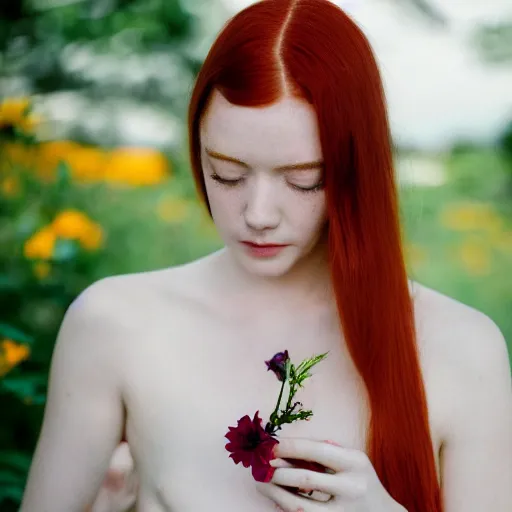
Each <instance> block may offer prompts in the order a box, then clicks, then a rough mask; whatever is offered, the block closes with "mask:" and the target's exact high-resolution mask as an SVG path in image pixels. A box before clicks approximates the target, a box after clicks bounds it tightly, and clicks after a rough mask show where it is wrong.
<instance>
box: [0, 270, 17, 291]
mask: <svg viewBox="0 0 512 512" xmlns="http://www.w3.org/2000/svg"><path fill="white" fill-rule="evenodd" d="M20 286H21V282H20V280H19V279H17V278H15V277H14V276H12V275H9V274H0V291H5V290H15V289H16V288H19V287H20Z"/></svg>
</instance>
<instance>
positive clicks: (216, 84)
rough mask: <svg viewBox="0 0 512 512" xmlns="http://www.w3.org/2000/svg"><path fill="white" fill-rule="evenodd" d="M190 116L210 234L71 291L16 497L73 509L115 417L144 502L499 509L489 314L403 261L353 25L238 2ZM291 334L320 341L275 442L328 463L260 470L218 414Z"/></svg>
mask: <svg viewBox="0 0 512 512" xmlns="http://www.w3.org/2000/svg"><path fill="white" fill-rule="evenodd" d="M189 116H190V117H189V127H190V132H189V135H190V157H191V165H192V169H193V172H194V175H195V178H196V180H197V184H198V189H199V191H200V193H201V195H202V197H203V199H204V201H205V203H206V205H207V207H208V210H209V212H210V214H211V215H212V218H213V220H214V222H215V224H216V226H217V228H218V231H219V233H220V235H221V236H222V238H223V240H224V242H225V248H224V249H222V250H221V251H219V252H216V253H214V254H212V255H210V256H208V257H205V258H201V259H199V260H197V261H194V262H191V263H189V264H187V265H183V266H180V267H176V268H171V269H166V270H160V271H155V272H148V273H141V274H136V275H129V276H120V277H112V278H109V279H104V280H102V281H100V282H98V283H96V284H94V285H93V286H91V287H90V288H88V289H87V290H86V291H85V292H84V293H82V294H81V296H80V297H79V298H78V299H77V300H76V301H75V302H74V304H73V305H72V306H71V307H70V308H69V311H68V312H67V315H66V318H65V320H64V322H63V325H62V327H61V330H60V333H59V337H58V341H57V345H56V348H55V354H54V357H53V363H52V370H51V376H50V388H49V396H48V403H47V406H46V413H45V419H44V424H43V428H42V431H41V435H40V439H39V442H38V446H37V449H36V452H35V456H34V460H33V464H32V468H31V471H30V475H29V480H28V484H27V488H26V492H25V496H24V501H23V505H22V509H21V510H22V512H40V511H45V510H51V511H52V512H72V511H77V512H78V511H83V510H84V508H85V507H86V506H87V504H88V503H91V502H92V501H93V499H94V496H95V493H96V492H97V489H98V488H99V486H100V484H101V481H102V479H103V475H104V474H105V471H106V470H107V467H108V465H109V459H110V456H111V454H112V453H113V451H114V449H115V447H116V446H117V445H118V443H119V441H120V438H121V435H122V432H123V428H126V433H127V440H128V443H129V446H130V449H131V452H132V455H133V459H134V461H135V466H136V468H137V475H138V480H139V488H138V496H137V510H138V511H141V512H163V511H171V510H173V511H174V510H176V511H180V512H188V511H190V512H198V511H202V510H209V511H217V510H218V511H223V512H225V511H230V512H231V511H235V510H244V511H246V512H262V511H265V510H269V511H270V510H273V509H274V507H275V506H278V507H280V508H281V509H283V510H286V511H300V510H302V511H304V512H321V511H331V512H342V511H343V512H363V511H364V512H399V511H401V512H403V511H404V510H406V511H408V512H441V511H443V512H482V511H492V512H506V511H510V507H511V506H512V486H511V485H510V483H511V482H512V393H511V380H510V368H509V363H508V357H507V349H506V345H505V342H504V339H503V336H502V334H501V333H500V331H499V329H498V328H497V327H496V325H495V324H494V323H493V322H492V321H491V320H490V319H489V318H488V317H487V316H485V315H484V314H482V313H480V312H478V311H476V310H474V309H472V308H470V307H468V306H465V305H463V304H461V303H459V302H457V301H455V300H453V299H451V298H449V297H446V296H444V295H442V294H440V293H437V292H436V291H434V290H432V289H429V288H426V287H424V286H421V285H420V284H418V283H417V282H412V281H410V280H408V277H407V274H406V267H405V264H404V254H403V246H402V236H401V229H400V224H399V208H398V201H397V190H396V184H395V179H394V171H393V158H392V145H391V140H390V133H389V126H388V120H387V115H386V107H385V101H384V95H383V90H382V84H381V79H380V76H379V72H378V67H377V65H376V62H375V59H374V56H373V54H372V51H371V48H370V46H369V44H368V42H367V40H366V38H365V37H364V35H363V34H362V32H361V31H360V30H359V29H358V28H357V26H356V25H355V24H354V23H353V21H352V20H351V19H350V18H349V17H347V16H346V15H345V14H344V13H343V12H342V11H341V10H340V9H339V8H338V7H336V6H335V5H333V4H332V3H330V2H329V1H327V0H265V1H262V2H259V3H257V4H254V5H251V6H250V7H248V8H247V9H245V10H243V11H241V12H240V13H239V14H237V15H236V16H234V17H233V18H232V19H231V20H230V21H229V23H227V24H226V26H225V27H224V28H223V30H222V31H221V33H220V35H219V36H218V38H217V40H216V41H215V43H214V44H213V47H212V48H211V50H210V52H209V54H208V56H207V58H206V60H205V62H204V65H203V67H202V69H201V71H200V73H199V76H198V77H197V81H196V84H195V88H194V90H193V93H192V97H191V102H190V110H189ZM285 349H286V350H288V351H289V354H290V357H291V358H292V360H293V361H297V362H299V361H301V360H303V359H306V358H308V357H310V356H312V355H313V354H319V353H323V352H327V351H329V355H328V357H327V359H326V360H325V361H322V362H321V363H320V364H319V365H318V366H317V367H315V370H314V371H313V373H314V376H313V378H312V379H310V381H308V384H307V385H306V386H305V387H304V389H303V390H301V391H300V398H299V399H300V400H301V402H303V403H304V404H307V407H308V408H311V409H312V410H313V411H314V416H313V417H312V419H311V420H310V421H299V422H296V423H293V424H291V425H286V426H285V427H284V428H283V431H282V432H281V433H280V435H279V441H280V442H279V444H278V445H277V447H276V451H275V453H274V455H275V457H276V460H277V461H278V462H279V461H280V460H282V459H283V458H295V459H304V460H308V461H316V462H319V463H320V464H323V465H324V466H326V467H328V468H330V469H331V471H330V472H329V473H318V472H314V471H310V470H307V469H301V468H297V467H291V468H290V467H279V468H278V469H276V470H275V473H274V475H273V477H272V480H271V481H270V482H265V483H262V482H256V481H255V480H254V479H253V478H252V476H251V473H250V471H249V470H247V469H244V468H243V467H242V466H241V465H238V466H236V465H235V464H233V461H232V460H230V459H229V457H228V453H227V451H226V449H225V444H226V439H225V438H224V435H225V434H226V432H227V427H228V426H232V425H234V424H236V421H237V420H238V419H239V418H240V417H242V416H243V415H245V414H251V415H252V414H253V413H254V411H256V410H259V412H260V417H262V418H268V417H269V415H270V413H271V412H272V410H273V408H274V406H275V400H276V379H275V378H272V375H271V374H269V373H267V372H266V371H265V366H264V364H263V362H264V361H265V360H268V359H269V357H271V356H272V355H273V354H275V353H277V352H280V351H283V350H285ZM325 440H330V441H331V442H326V441H325ZM333 443H335V444H333ZM286 486H288V487H290V486H292V487H293V486H296V487H299V488H301V489H310V490H313V491H324V492H326V493H328V494H329V495H330V496H331V499H330V500H329V501H328V502H321V501H319V500H317V499H315V494H313V495H312V496H311V497H308V496H305V495H299V494H297V493H293V492H289V491H288V490H286V489H285V487H286Z"/></svg>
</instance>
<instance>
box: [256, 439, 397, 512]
mask: <svg viewBox="0 0 512 512" xmlns="http://www.w3.org/2000/svg"><path fill="white" fill-rule="evenodd" d="M274 456H275V457H276V458H277V459H274V460H273V461H271V465H272V466H274V467H276V468H277V469H276V470H275V472H274V475H273V477H272V479H271V480H270V482H268V483H260V482H256V486H257V488H258V490H259V492H261V493H262V494H263V495H265V496H267V497H268V498H270V499H271V500H272V501H273V502H274V503H275V504H276V505H277V506H278V507H279V508H281V509H282V510H284V511H286V512H326V511H332V512H399V511H402V512H403V511H405V509H404V508H403V507H402V506H401V505H399V504H398V503H397V502H396V501H395V500H394V499H393V498H392V497H391V496H390V495H389V494H388V492H387V491H386V489H385V488H384V486H383V485H382V484H381V482H380V480H379V478H378V476H377V473H376V472H375V469H374V467H373V465H372V463H371V462H370V459H369V458H368V456H367V455H366V454H365V453H364V452H362V451H359V450H355V449H349V448H344V447H342V446H340V445H338V444H336V443H334V442H333V441H315V440H312V439H303V438H289V437H287V438H286V437H285V438H281V437H280V438H279V444H277V445H276V446H275V448H274ZM283 459H285V460H286V459H300V460H304V461H310V462H316V463H319V464H321V465H322V466H324V467H325V468H326V469H325V472H323V473H322V472H318V471H311V470H309V469H302V468H299V467H296V465H291V464H288V463H286V462H283ZM283 487H286V488H288V489H291V488H298V489H300V492H301V493H303V494H306V495H307V494H309V493H310V492H311V491H320V492H322V493H327V495H330V496H331V498H330V499H328V500H323V501H319V500H317V499H314V497H313V496H314V495H315V493H314V492H313V493H312V494H311V496H312V497H311V498H310V497H307V496H302V495H299V494H298V493H294V492H290V490H287V489H285V488H283Z"/></svg>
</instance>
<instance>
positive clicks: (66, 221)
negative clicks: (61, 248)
mask: <svg viewBox="0 0 512 512" xmlns="http://www.w3.org/2000/svg"><path fill="white" fill-rule="evenodd" d="M52 229H53V231H54V232H55V234H56V235H57V236H58V237H59V238H63V239H67V240H77V241H79V242H80V244H81V245H82V246H83V247H84V248H85V249H87V250H94V249H97V248H98V247H99V246H100V245H101V243H102V241H103V230H102V229H101V227H100V226H99V225H98V224H96V223H95V222H93V221H92V220H90V219H89V217H87V215H85V214H84V213H83V212H80V211H78V210H64V211H63V212H61V213H59V214H58V215H57V217H55V219H54V221H53V222H52Z"/></svg>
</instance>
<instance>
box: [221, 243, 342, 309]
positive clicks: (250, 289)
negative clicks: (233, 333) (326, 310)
mask: <svg viewBox="0 0 512 512" xmlns="http://www.w3.org/2000/svg"><path fill="white" fill-rule="evenodd" d="M218 257H219V258H220V260H221V261H222V268H223V271H222V273H221V274H222V276H221V278H222V280H223V286H222V289H223V291H224V293H226V292H227V293H229V292H232V293H233V296H234V297H237V296H242V297H243V300H244V302H255V303H263V304H266V305H267V307H268V305H272V308H274V307H277V308H279V306H280V305H284V306H285V307H289V306H298V305H306V304H308V305H315V304H316V305H325V304H330V305H333V304H334V293H333V291H332V282H331V275H330V270H329V264H328V252H327V243H326V241H324V240H322V241H321V242H319V243H318V245H317V247H315V249H313V251H312V252H311V253H310V254H308V255H307V256H306V257H304V258H303V259H301V260H300V261H298V262H297V263H296V264H295V265H294V267H293V268H292V269H291V270H290V271H289V272H287V273H286V274H284V275H281V276H279V277H262V276H259V275H255V274H252V273H250V272H248V271H247V270H246V269H244V268H243V267H242V266H241V265H240V264H239V262H237V261H236V258H235V257H234V256H233V254H232V253H231V251H230V250H229V249H222V250H221V251H219V253H218Z"/></svg>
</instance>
